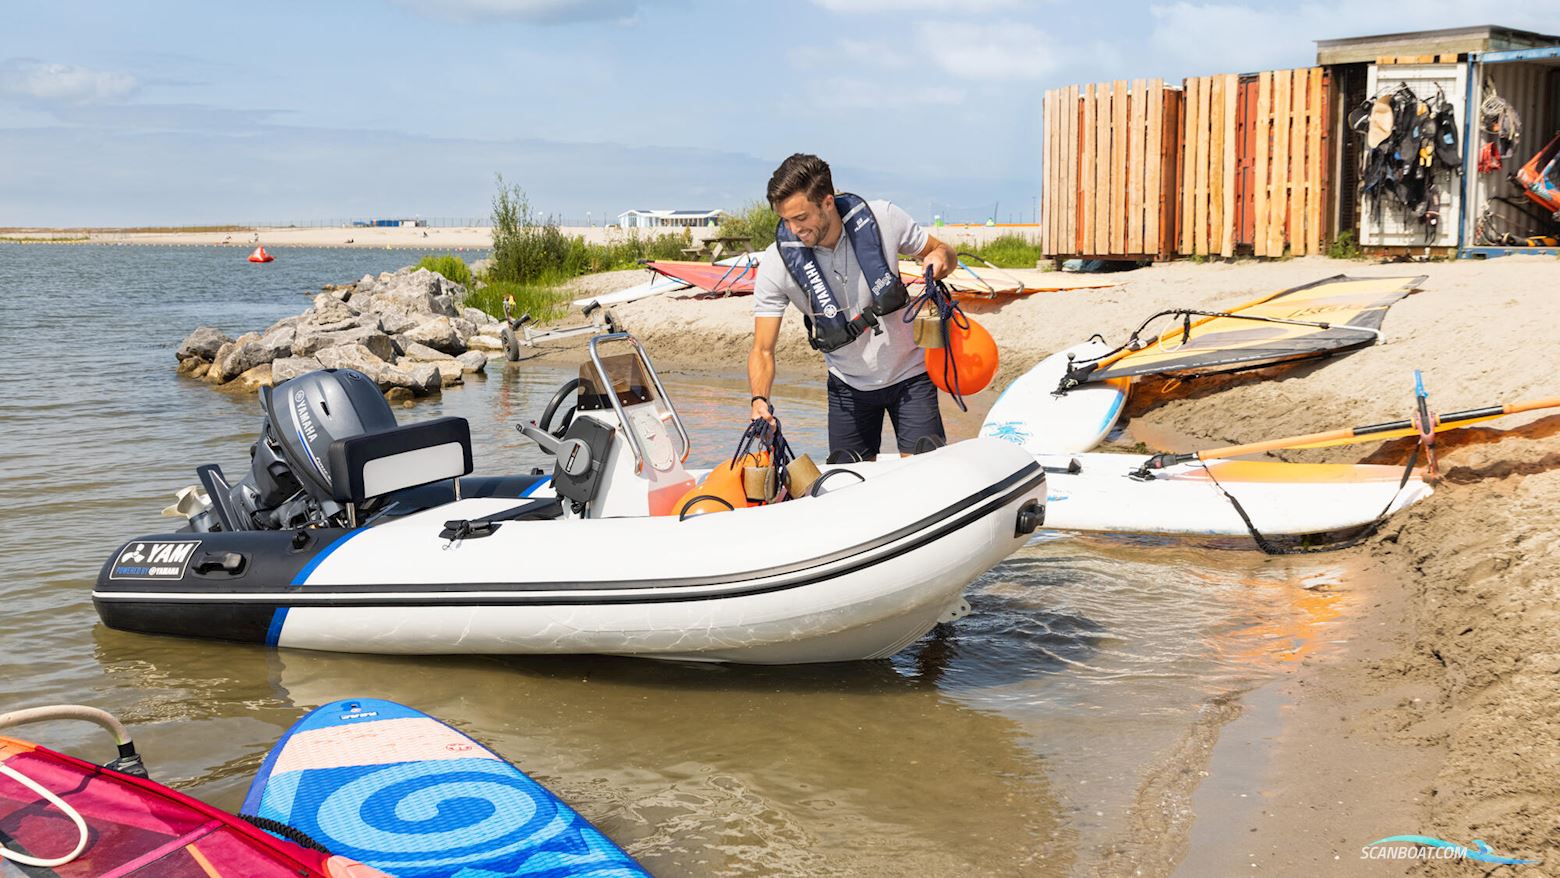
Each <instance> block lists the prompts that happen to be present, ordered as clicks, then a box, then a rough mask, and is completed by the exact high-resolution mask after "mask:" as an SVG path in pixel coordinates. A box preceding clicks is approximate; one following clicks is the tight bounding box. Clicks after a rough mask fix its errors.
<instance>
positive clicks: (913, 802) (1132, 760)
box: [0, 244, 1343, 875]
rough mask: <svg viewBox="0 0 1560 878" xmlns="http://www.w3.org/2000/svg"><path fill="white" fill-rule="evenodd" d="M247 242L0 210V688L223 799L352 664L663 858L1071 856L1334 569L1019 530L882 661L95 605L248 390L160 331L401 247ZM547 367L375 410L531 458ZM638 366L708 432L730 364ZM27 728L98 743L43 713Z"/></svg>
mask: <svg viewBox="0 0 1560 878" xmlns="http://www.w3.org/2000/svg"><path fill="white" fill-rule="evenodd" d="M243 255H244V254H243V252H241V251H240V250H234V249H221V248H177V247H166V248H153V247H100V246H91V247H82V246H38V245H30V246H29V245H8V244H0V292H3V294H4V296H5V298H6V306H5V308H4V310H3V313H0V376H3V377H0V387H3V392H0V449H3V451H0V608H3V611H0V710H8V709H13V708H17V707H27V706H35V705H40V704H47V703H55V702H80V703H88V704H93V705H96V706H98V707H102V708H105V709H107V710H110V711H112V712H114V713H116V714H117V715H119V716H120V717H121V718H122V719H124V720H125V721H126V722H128V723H129V724H130V725H131V727H132V731H133V732H134V733H135V735H136V738H137V740H138V742H139V743H140V745H141V749H142V751H143V753H145V755H146V757H147V760H148V763H149V765H150V767H151V769H152V772H153V776H154V777H155V778H157V779H159V780H162V781H163V782H165V783H169V784H171V785H173V786H176V787H178V788H181V789H184V790H186V791H189V792H192V793H194V794H196V795H199V796H201V797H203V798H206V799H207V800H208V801H211V802H212V803H214V804H217V805H219V806H222V807H226V808H229V809H234V808H237V806H238V804H239V802H240V801H241V799H242V798H243V793H244V790H245V789H246V787H247V785H248V783H249V779H250V777H251V776H252V774H253V772H254V770H255V769H256V768H257V767H258V766H259V764H260V760H261V758H262V756H263V755H264V753H265V751H266V749H267V748H268V747H269V746H270V745H271V743H272V742H274V741H275V739H276V738H277V736H278V735H279V734H280V733H281V732H282V731H283V729H285V728H286V727H287V726H288V725H289V724H290V723H291V722H292V721H294V720H295V719H297V718H298V717H299V716H300V715H301V714H302V713H303V712H305V711H306V710H308V709H310V708H312V707H314V706H316V705H319V704H321V703H323V702H325V701H329V700H332V699H335V698H341V697H347V696H376V697H385V698H391V699H395V700H398V701H403V702H406V703H408V704H411V705H413V706H416V707H419V708H421V709H423V710H426V711H428V712H429V713H432V714H435V715H437V716H440V717H442V718H444V719H446V720H448V721H450V722H452V723H454V724H455V725H457V726H459V727H460V728H462V729H463V730H465V731H467V732H468V733H470V734H472V735H474V736H475V737H477V738H478V739H480V740H482V741H483V742H485V743H487V744H488V745H490V746H492V747H493V748H494V749H496V750H497V751H498V752H499V753H501V754H503V755H505V756H506V757H508V758H510V759H511V760H514V761H515V762H517V763H518V764H520V766H521V767H522V768H524V769H525V770H526V771H528V772H530V773H531V774H532V775H534V776H535V777H536V778H537V779H539V780H541V781H542V782H543V783H546V784H548V785H550V786H551V787H553V789H555V790H556V791H557V792H558V793H559V794H560V795H562V796H563V797H564V798H565V799H567V800H569V801H571V802H572V803H573V804H574V805H575V806H576V807H578V808H579V810H580V811H581V812H583V813H584V814H585V815H586V816H587V817H589V818H591V819H592V820H593V821H595V822H596V823H597V824H598V825H599V826H601V827H602V828H603V829H604V830H605V831H606V832H607V833H608V834H609V835H611V836H612V837H614V838H615V839H616V840H617V841H618V842H619V843H621V844H623V845H624V846H625V847H626V848H627V849H628V850H629V851H630V852H631V853H633V854H635V855H636V856H638V857H640V858H641V859H642V860H643V861H644V862H645V864H646V865H647V866H648V867H649V868H650V869H651V870H652V871H654V872H656V873H657V874H660V875H777V874H779V875H881V874H903V873H908V872H912V871H914V872H918V873H920V874H928V875H964V874H983V875H1018V874H1023V875H1067V874H1083V873H1087V872H1088V871H1089V869H1090V867H1091V865H1093V864H1094V863H1096V862H1097V861H1098V859H1099V856H1100V855H1101V852H1102V851H1104V850H1106V849H1108V848H1110V847H1111V846H1113V845H1118V844H1120V843H1123V842H1124V841H1130V839H1128V838H1127V833H1128V821H1127V815H1128V811H1129V809H1130V808H1131V806H1132V805H1133V801H1134V796H1135V793H1136V791H1137V789H1138V786H1139V784H1140V783H1141V782H1142V780H1143V777H1144V775H1145V773H1146V772H1148V771H1150V770H1152V769H1155V768H1157V767H1159V766H1161V765H1162V763H1163V760H1164V759H1166V758H1167V754H1168V753H1169V752H1170V751H1171V750H1172V748H1173V747H1174V745H1175V744H1176V742H1177V741H1179V740H1180V739H1181V738H1182V737H1183V736H1184V735H1185V734H1186V733H1187V731H1188V729H1190V728H1191V727H1192V725H1193V723H1194V722H1195V721H1196V719H1197V718H1198V716H1199V713H1200V711H1202V709H1203V708H1204V706H1205V705H1206V704H1207V703H1208V702H1209V701H1210V700H1211V699H1213V698H1216V697H1218V696H1221V695H1225V694H1228V693H1230V692H1232V691H1239V690H1242V689H1245V688H1247V687H1248V686H1250V685H1251V684H1252V683H1253V682H1254V681H1257V680H1260V679H1262V678H1263V677H1265V676H1267V675H1270V674H1271V673H1273V671H1274V669H1275V667H1277V665H1278V664H1279V663H1280V662H1282V661H1284V660H1286V659H1289V658H1293V657H1294V656H1295V655H1296V654H1297V651H1303V650H1304V649H1306V648H1308V646H1307V644H1311V643H1314V642H1315V640H1316V631H1317V628H1318V626H1325V624H1326V623H1327V622H1328V621H1329V620H1330V619H1331V618H1332V617H1333V616H1334V615H1336V614H1337V612H1338V607H1337V606H1336V605H1335V603H1334V600H1335V599H1334V598H1332V597H1330V596H1328V595H1327V594H1325V593H1317V592H1311V591H1307V590H1305V589H1303V588H1301V587H1299V586H1300V584H1301V583H1314V582H1324V581H1328V580H1330V579H1336V578H1338V577H1340V576H1342V575H1343V572H1342V570H1341V569H1335V568H1334V567H1332V566H1329V562H1327V561H1326V560H1325V559H1324V560H1317V559H1314V558H1312V559H1302V560H1294V559H1276V560H1275V559H1266V558H1263V557H1262V556H1260V555H1258V554H1256V553H1253V552H1246V551H1232V550H1228V549H1215V548H1208V547H1188V546H1182V545H1178V544H1176V543H1173V542H1163V541H1153V540H1103V539H1079V538H1067V537H1062V536H1059V535H1056V534H1052V533H1042V534H1040V535H1038V536H1037V537H1036V538H1035V539H1034V540H1033V541H1032V542H1031V543H1030V544H1029V545H1028V546H1027V547H1026V548H1025V549H1023V550H1022V551H1021V552H1019V553H1018V554H1017V555H1016V556H1014V557H1013V558H1012V559H1010V560H1009V561H1007V562H1006V563H1004V564H1002V565H1001V566H999V567H997V568H996V569H995V570H993V571H992V572H991V573H990V574H988V575H987V576H985V577H984V578H983V579H981V581H979V582H978V583H977V584H976V585H975V586H974V587H973V588H972V589H971V594H970V600H971V604H972V605H973V607H974V612H973V613H972V614H971V615H970V616H968V617H966V618H965V619H963V620H961V621H959V622H958V623H957V624H956V625H954V626H953V627H952V632H951V634H948V635H946V636H940V637H939V636H933V637H928V638H927V639H925V640H923V641H922V642H920V643H918V644H916V645H914V646H913V647H912V648H910V649H908V650H906V651H905V652H903V653H901V654H900V655H899V656H896V657H895V658H894V659H892V660H889V661H881V662H866V663H856V664H850V665H833V666H823V667H817V666H814V667H794V668H747V667H722V666H693V665H675V664H661V663H656V662H649V661H637V660H627V659H606V658H590V657H585V658H524V657H520V658H512V659H493V658H382V657H359V656H349V655H336V654H313V653H307V652H277V651H271V650H267V649H263V648H259V647H250V646H240V645H229V644H221V643H214V642H200V641H190V640H178V639H172V638H157V637H148V636H140V635H133V634H124V633H120V632H115V631H110V630H107V629H105V628H104V627H103V626H102V625H100V624H99V623H98V621H97V616H96V614H95V613H94V612H93V609H92V605H91V600H90V591H91V586H92V583H93V580H94V578H95V576H96V573H97V570H98V568H99V566H100V565H101V564H102V562H103V560H104V559H105V557H106V553H108V552H110V551H112V550H113V549H114V548H115V547H117V545H118V544H119V542H120V541H121V540H123V539H125V538H128V537H131V536H134V535H136V534H139V533H147V532H153V531H160V530H165V529H166V527H167V525H168V520H167V519H162V518H159V517H158V511H159V510H160V509H161V508H162V507H163V506H164V505H166V504H167V503H169V502H171V500H172V497H173V492H174V491H175V490H177V489H178V488H179V487H182V486H184V485H187V484H190V483H192V482H193V481H194V480H195V479H194V472H193V468H194V467H195V466H196V465H197V464H200V463H206V462H215V463H220V464H222V465H223V466H224V468H225V469H227V471H228V472H229V473H230V474H232V475H234V476H236V475H238V474H241V473H242V472H243V471H244V467H245V466H246V462H247V453H248V446H249V444H250V443H251V442H252V441H253V439H254V432H255V429H256V427H257V425H258V423H259V408H258V404H257V402H256V400H255V398H254V397H253V396H251V395H248V394H231V393H226V392H222V391H220V390H216V389H213V388H211V387H209V386H207V385H204V384H200V383H198V382H194V381H189V380H185V379H181V378H178V377H177V376H175V374H174V365H175V362H174V358H173V350H174V348H175V346H176V345H177V344H178V342H179V341H180V340H181V339H182V338H183V337H184V335H185V334H187V333H188V332H189V331H190V330H191V329H193V328H194V327H195V326H197V325H199V324H201V323H211V324H214V325H216V326H219V327H221V328H222V329H224V330H225V331H227V332H228V333H229V334H230V335H235V336H236V335H237V334H239V333H240V332H242V331H245V330H250V329H259V328H263V327H264V326H265V325H267V324H269V323H271V322H272V321H274V320H276V319H277V318H280V317H283V316H286V315H289V314H296V313H298V312H299V311H301V310H303V309H304V308H305V307H306V306H307V305H308V304H309V298H308V296H309V294H311V293H312V292H313V291H315V290H317V289H318V287H319V286H320V285H321V284H323V283H331V282H337V283H339V282H347V281H351V280H355V279H357V278H358V277H361V276H362V275H363V274H364V273H365V272H379V271H383V270H393V269H395V268H398V267H401V266H403V265H407V264H410V263H412V262H415V261H416V259H417V258H418V256H419V255H420V254H418V253H415V252H409V251H397V252H384V251H363V250H295V251H283V252H279V253H278V254H277V262H275V263H272V264H270V265H264V266H253V265H249V264H248V263H246V262H244V261H243ZM468 255H470V254H468ZM654 353H655V352H654V351H651V354H652V356H653V355H654ZM732 365H733V366H734V367H736V368H740V364H732ZM574 372H575V369H574V367H573V366H565V365H541V366H539V365H536V364H534V363H533V364H526V363H521V364H507V365H506V364H503V363H495V364H493V366H492V367H491V372H490V374H489V376H488V377H487V378H486V379H482V378H478V379H476V380H475V381H472V382H470V383H468V384H467V386H465V387H464V388H459V389H452V390H450V391H447V392H446V393H445V394H444V396H443V398H442V399H441V400H438V401H435V402H428V403H422V404H419V405H418V406H417V407H416V408H414V409H411V410H406V409H400V410H398V415H399V416H400V417H401V418H402V420H403V421H405V420H407V419H422V418H429V417H434V416H438V415H459V416H463V417H466V418H468V419H469V420H470V421H471V424H472V433H473V438H474V440H475V443H476V455H477V462H478V463H477V467H478V471H479V472H494V473H496V472H513V471H518V470H520V469H522V468H528V467H530V466H534V465H539V464H542V463H543V462H544V460H543V458H542V456H541V455H540V454H539V452H537V451H536V450H535V448H534V447H533V446H531V445H530V444H529V443H528V442H525V441H523V440H522V439H521V438H520V436H519V434H518V433H516V432H515V430H514V429H513V426H512V425H513V424H514V423H515V422H517V421H519V420H521V419H522V418H534V417H536V416H537V415H538V414H539V412H540V409H541V407H542V405H543V404H545V402H546V400H547V398H548V397H549V396H550V395H551V393H552V392H553V390H554V389H555V388H556V387H557V385H558V384H559V383H560V382H561V381H562V380H564V379H565V378H567V377H569V376H570V375H572V374H574ZM733 375H735V373H733ZM665 377H666V378H667V379H668V381H667V383H668V388H667V389H668V392H669V393H670V394H672V397H673V400H674V402H675V403H676V404H677V406H678V408H679V410H680V412H681V413H682V415H683V417H684V419H685V421H687V423H688V425H689V428H690V431H691V432H692V434H693V436H694V440H695V446H696V449H698V450H696V452H695V455H694V461H693V462H694V463H696V464H702V465H709V464H710V463H712V462H714V460H715V459H716V458H717V457H718V456H720V455H721V454H723V453H729V449H728V448H727V446H728V445H729V444H730V443H731V442H732V441H733V440H734V439H735V437H736V433H737V429H738V426H739V424H740V421H741V419H743V418H744V417H745V416H744V414H743V412H745V411H746V408H747V403H746V400H747V390H746V387H745V385H744V384H743V383H742V382H741V381H740V380H737V379H736V378H735V377H733V378H728V379H709V378H698V377H694V376H688V375H680V374H669V375H666V376H665ZM777 405H778V406H780V407H781V410H782V412H784V413H786V414H787V415H788V417H787V419H786V428H787V434H788V435H789V436H790V438H791V440H792V442H793V444H794V445H796V446H797V447H798V449H799V450H807V451H811V452H813V454H814V455H815V456H816V457H821V456H822V453H823V452H824V451H825V443H824V441H823V435H824V434H823V417H822V412H823V400H822V395H821V393H820V392H818V391H817V389H815V388H812V387H793V388H782V389H781V390H780V391H777ZM22 734H25V735H27V736H29V737H33V738H36V739H38V740H40V741H41V742H43V743H45V744H49V745H52V746H56V747H60V748H64V749H69V748H77V752H78V753H80V754H81V755H84V756H89V757H99V758H101V759H106V758H108V757H109V756H110V755H111V754H110V753H109V752H107V749H106V747H107V742H106V741H104V740H103V739H102V738H100V737H95V736H94V735H93V734H91V733H87V732H82V731H80V730H78V729H76V728H73V727H70V726H59V727H46V726H39V727H33V728H30V729H28V730H26V731H24V732H23V733H22Z"/></svg>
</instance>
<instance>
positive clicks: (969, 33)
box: [917, 21, 1073, 80]
mask: <svg viewBox="0 0 1560 878" xmlns="http://www.w3.org/2000/svg"><path fill="white" fill-rule="evenodd" d="M917 33H918V35H919V37H920V41H921V44H922V46H923V49H924V51H925V52H927V53H929V54H930V55H931V56H932V59H933V60H934V61H935V62H936V63H937V65H938V66H939V67H941V68H942V69H943V70H945V71H947V72H948V73H951V74H953V75H954V76H959V77H963V78H966V79H987V80H989V79H1041V78H1044V77H1046V76H1048V75H1050V74H1051V73H1052V72H1054V71H1056V70H1058V69H1060V68H1061V67H1063V66H1064V65H1066V64H1068V62H1069V59H1070V58H1071V57H1072V55H1073V52H1072V50H1070V49H1066V48H1063V47H1061V46H1059V45H1057V44H1056V42H1055V41H1054V40H1053V39H1052V38H1051V35H1050V34H1049V33H1047V32H1046V31H1043V30H1041V29H1040V28H1037V27H1035V26H1033V25H1029V24H1023V23H1020V22H1015V21H999V22H993V23H991V24H972V23H968V22H947V21H928V22H922V23H921V24H920V25H919V26H918V27H917Z"/></svg>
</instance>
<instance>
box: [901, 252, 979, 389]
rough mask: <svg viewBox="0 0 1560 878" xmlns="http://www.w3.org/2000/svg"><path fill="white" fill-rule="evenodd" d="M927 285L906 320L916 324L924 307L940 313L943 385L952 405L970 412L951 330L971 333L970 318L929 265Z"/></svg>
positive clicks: (913, 302) (911, 306)
mask: <svg viewBox="0 0 1560 878" xmlns="http://www.w3.org/2000/svg"><path fill="white" fill-rule="evenodd" d="M925 281H926V282H925V285H924V286H923V287H922V289H921V294H920V295H918V296H916V297H915V298H914V299H911V300H910V305H909V306H908V307H907V308H905V314H904V317H903V318H901V319H903V320H904V322H906V323H911V322H914V320H915V319H916V316H917V315H919V314H920V313H921V310H922V309H923V308H927V307H930V308H932V309H933V310H934V311H935V312H936V313H937V326H938V330H939V331H940V332H941V333H942V343H943V353H944V356H943V386H944V387H946V388H948V395H949V396H952V397H953V402H954V404H955V405H957V406H958V407H959V411H961V412H967V411H969V407H968V406H966V405H965V404H964V394H963V393H961V392H959V364H958V362H957V361H956V358H955V357H954V356H953V339H952V338H951V333H950V332H949V330H948V324H949V323H952V324H953V325H954V326H957V327H958V328H959V329H963V330H965V331H968V330H969V328H970V318H968V317H966V316H965V315H964V309H963V308H960V307H959V303H957V302H955V301H954V300H953V296H952V295H950V294H949V292H948V287H947V286H946V285H944V284H943V282H942V281H940V280H937V279H936V278H934V277H932V269H931V267H930V266H928V267H927V269H926V278H925Z"/></svg>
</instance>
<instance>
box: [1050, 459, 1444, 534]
mask: <svg viewBox="0 0 1560 878" xmlns="http://www.w3.org/2000/svg"><path fill="white" fill-rule="evenodd" d="M1147 459H1148V458H1147V456H1146V455H1140V454H1104V453H1094V454H1070V455H1040V457H1039V460H1040V462H1041V464H1042V465H1044V466H1045V468H1046V486H1047V488H1046V495H1047V496H1046V509H1045V526H1046V527H1048V528H1054V529H1056V530H1081V531H1118V532H1124V533H1160V534H1214V535H1240V534H1247V533H1249V531H1248V530H1247V528H1246V523H1245V522H1244V521H1243V520H1242V519H1241V517H1240V513H1239V512H1238V511H1236V509H1235V504H1234V503H1231V502H1230V497H1234V498H1235V499H1236V500H1238V501H1239V502H1240V505H1241V508H1243V509H1245V510H1246V514H1247V515H1248V516H1250V517H1251V523H1252V525H1253V526H1254V527H1255V528H1256V529H1257V531H1258V532H1259V533H1261V534H1263V535H1264V536H1298V535H1303V534H1316V533H1327V532H1330V531H1343V530H1348V529H1351V528H1356V527H1359V526H1361V525H1365V524H1369V523H1370V522H1372V521H1374V520H1376V518H1378V517H1380V516H1382V515H1391V514H1392V513H1394V512H1397V511H1398V510H1399V509H1402V508H1404V507H1405V506H1409V505H1411V504H1413V503H1417V502H1418V501H1420V500H1423V499H1424V498H1426V497H1428V496H1430V493H1431V490H1432V489H1431V487H1430V486H1429V485H1427V484H1425V483H1424V482H1423V481H1422V480H1421V479H1420V478H1419V477H1418V476H1417V475H1416V476H1411V477H1410V478H1409V480H1408V482H1407V483H1406V484H1403V468H1402V467H1398V466H1375V465H1369V464H1328V463H1320V464H1319V463H1286V462H1284V461H1277V460H1213V461H1208V462H1206V463H1203V462H1193V463H1185V464H1178V465H1176V466H1172V467H1167V468H1165V469H1161V470H1154V471H1152V478H1149V479H1146V480H1144V479H1137V478H1134V477H1132V475H1130V474H1131V473H1133V472H1134V471H1136V470H1138V469H1139V468H1140V467H1141V466H1142V465H1143V462H1144V461H1145V460H1147ZM1074 462H1076V464H1077V465H1076V467H1074V466H1073V464H1074ZM1074 468H1076V469H1077V470H1078V471H1077V472H1076V473H1074V472H1070V471H1069V470H1071V469H1074ZM1215 481H1217V483H1218V484H1215ZM1400 485H1401V490H1400V489H1399V486H1400ZM1220 486H1222V487H1223V490H1222V491H1221V490H1220ZM1226 492H1228V495H1229V496H1226Z"/></svg>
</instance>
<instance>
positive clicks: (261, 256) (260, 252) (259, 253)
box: [249, 247, 276, 262]
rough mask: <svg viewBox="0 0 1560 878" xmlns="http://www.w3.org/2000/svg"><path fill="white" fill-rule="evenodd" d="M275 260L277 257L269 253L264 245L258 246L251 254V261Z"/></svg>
mask: <svg viewBox="0 0 1560 878" xmlns="http://www.w3.org/2000/svg"><path fill="white" fill-rule="evenodd" d="M275 260H276V257H275V256H272V255H271V254H270V253H267V252H266V250H265V248H264V247H256V248H255V252H253V253H251V254H249V261H250V262H273V261H275Z"/></svg>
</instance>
